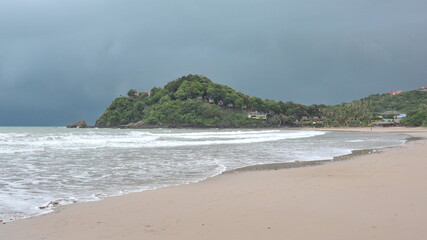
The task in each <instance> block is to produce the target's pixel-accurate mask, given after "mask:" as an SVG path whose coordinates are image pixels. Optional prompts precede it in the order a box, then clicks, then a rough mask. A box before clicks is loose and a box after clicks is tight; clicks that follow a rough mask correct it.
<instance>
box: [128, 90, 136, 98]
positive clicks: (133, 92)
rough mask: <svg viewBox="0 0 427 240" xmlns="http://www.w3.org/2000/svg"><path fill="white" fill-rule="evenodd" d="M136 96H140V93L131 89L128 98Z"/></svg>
mask: <svg viewBox="0 0 427 240" xmlns="http://www.w3.org/2000/svg"><path fill="white" fill-rule="evenodd" d="M136 94H138V92H137V91H136V90H135V89H130V90H129V91H128V96H129V97H135V95H136Z"/></svg>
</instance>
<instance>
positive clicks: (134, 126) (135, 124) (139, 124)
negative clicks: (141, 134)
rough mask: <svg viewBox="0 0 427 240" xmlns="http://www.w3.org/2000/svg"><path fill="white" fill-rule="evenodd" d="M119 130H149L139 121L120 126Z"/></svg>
mask: <svg viewBox="0 0 427 240" xmlns="http://www.w3.org/2000/svg"><path fill="white" fill-rule="evenodd" d="M119 128H147V125H146V124H145V123H144V121H139V122H136V123H129V124H126V125H120V126H119Z"/></svg>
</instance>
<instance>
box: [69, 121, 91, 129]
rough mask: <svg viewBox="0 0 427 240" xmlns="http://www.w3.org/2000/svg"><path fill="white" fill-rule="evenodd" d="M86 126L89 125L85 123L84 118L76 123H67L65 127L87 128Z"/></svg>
mask: <svg viewBox="0 0 427 240" xmlns="http://www.w3.org/2000/svg"><path fill="white" fill-rule="evenodd" d="M87 127H89V126H88V125H87V124H86V121H85V120H80V121H77V122H76V123H73V124H70V125H67V128H87Z"/></svg>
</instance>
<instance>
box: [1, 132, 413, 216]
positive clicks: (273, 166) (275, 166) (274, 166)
mask: <svg viewBox="0 0 427 240" xmlns="http://www.w3.org/2000/svg"><path fill="white" fill-rule="evenodd" d="M77 129H78V128H77ZM111 129H113V128H111ZM116 129H118V128H116ZM232 129H234V128H232ZM263 129H264V128H263ZM265 129H267V130H270V129H271V128H265ZM276 129H278V130H293V131H325V130H326V131H342V132H351V131H347V130H346V129H341V128H331V129H330V128H328V129H325V128H286V127H285V128H276ZM332 129H333V130H332ZM350 129H354V131H355V132H360V130H364V129H365V128H350ZM385 133H386V132H385ZM402 133H405V131H402ZM406 135H407V137H406V138H405V142H404V143H403V145H404V144H406V143H407V142H409V141H410V140H411V138H413V137H410V136H409V135H408V134H406ZM415 140H417V139H415ZM399 146H401V145H396V146H390V147H384V148H375V149H358V150H352V151H351V153H348V154H344V155H338V156H335V157H333V158H332V159H322V160H308V161H306V160H296V161H294V162H282V163H264V164H256V165H249V166H245V167H240V168H236V169H232V170H226V171H224V172H221V173H218V174H215V175H213V176H208V177H205V178H203V179H200V180H197V181H193V182H188V183H181V184H176V185H175V184H173V185H169V186H162V187H157V188H153V189H146V190H143V191H129V192H127V193H123V194H119V195H109V196H106V197H103V198H100V199H97V200H88V201H73V202H71V203H68V204H57V203H56V201H55V200H52V201H51V202H49V203H47V204H46V205H43V206H39V208H40V209H49V210H50V211H49V212H45V213H41V214H38V215H33V216H27V217H23V218H17V219H9V220H5V219H0V224H1V223H3V224H6V223H11V222H16V221H21V220H25V219H32V218H38V217H40V216H44V215H49V214H54V213H56V212H57V211H61V210H63V209H64V208H67V207H69V206H71V205H75V204H84V203H88V202H98V201H103V200H104V199H108V198H112V197H121V196H125V195H128V194H135V193H142V192H145V191H155V190H158V189H162V188H170V187H178V186H184V185H187V184H195V183H200V182H203V181H206V180H209V179H212V178H217V177H220V176H222V175H224V174H234V173H240V172H248V171H270V170H281V169H292V168H303V167H312V166H318V165H323V164H328V163H332V162H336V161H344V160H350V159H353V158H356V157H359V156H363V155H366V154H371V153H379V152H380V151H381V150H383V149H387V148H395V147H399Z"/></svg>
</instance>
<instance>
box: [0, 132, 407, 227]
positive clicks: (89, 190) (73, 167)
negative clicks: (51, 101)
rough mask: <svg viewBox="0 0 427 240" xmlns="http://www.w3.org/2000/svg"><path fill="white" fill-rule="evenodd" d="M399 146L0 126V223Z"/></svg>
mask: <svg viewBox="0 0 427 240" xmlns="http://www.w3.org/2000/svg"><path fill="white" fill-rule="evenodd" d="M402 141H403V138H402V136H400V135H397V134H395V135H389V136H387V137H386V138H384V137H383V135H380V134H378V133H373V134H368V133H363V134H358V133H352V134H348V133H338V132H333V133H328V132H325V131H287V130H241V129H238V130H217V129H207V130H185V129H184V130H182V129H181V130H178V129H152V130H129V129H126V130H125V129H123V130H120V129H65V128H0V161H1V164H2V168H0V202H1V204H0V219H3V220H8V219H16V218H23V217H28V216H33V215H37V214H43V213H47V212H49V211H51V207H52V206H53V205H55V204H49V203H51V202H58V203H59V204H70V203H72V202H74V201H80V202H81V201H94V200H98V199H101V198H103V197H105V196H114V195H120V194H125V193H129V192H135V191H143V190H147V189H156V188H159V187H164V186H171V185H178V184H185V183H190V182H197V181H201V180H203V179H206V178H208V177H212V176H215V175H218V174H221V173H222V172H224V171H226V170H231V169H235V168H239V167H245V166H249V165H255V164H263V163H279V162H292V161H296V160H299V161H304V160H306V161H311V160H324V159H331V158H333V157H334V156H337V155H343V154H347V153H350V152H351V151H352V150H355V149H364V148H381V147H387V146H393V145H397V144H401V143H402ZM42 206H48V207H47V208H44V209H40V208H39V207H42Z"/></svg>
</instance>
